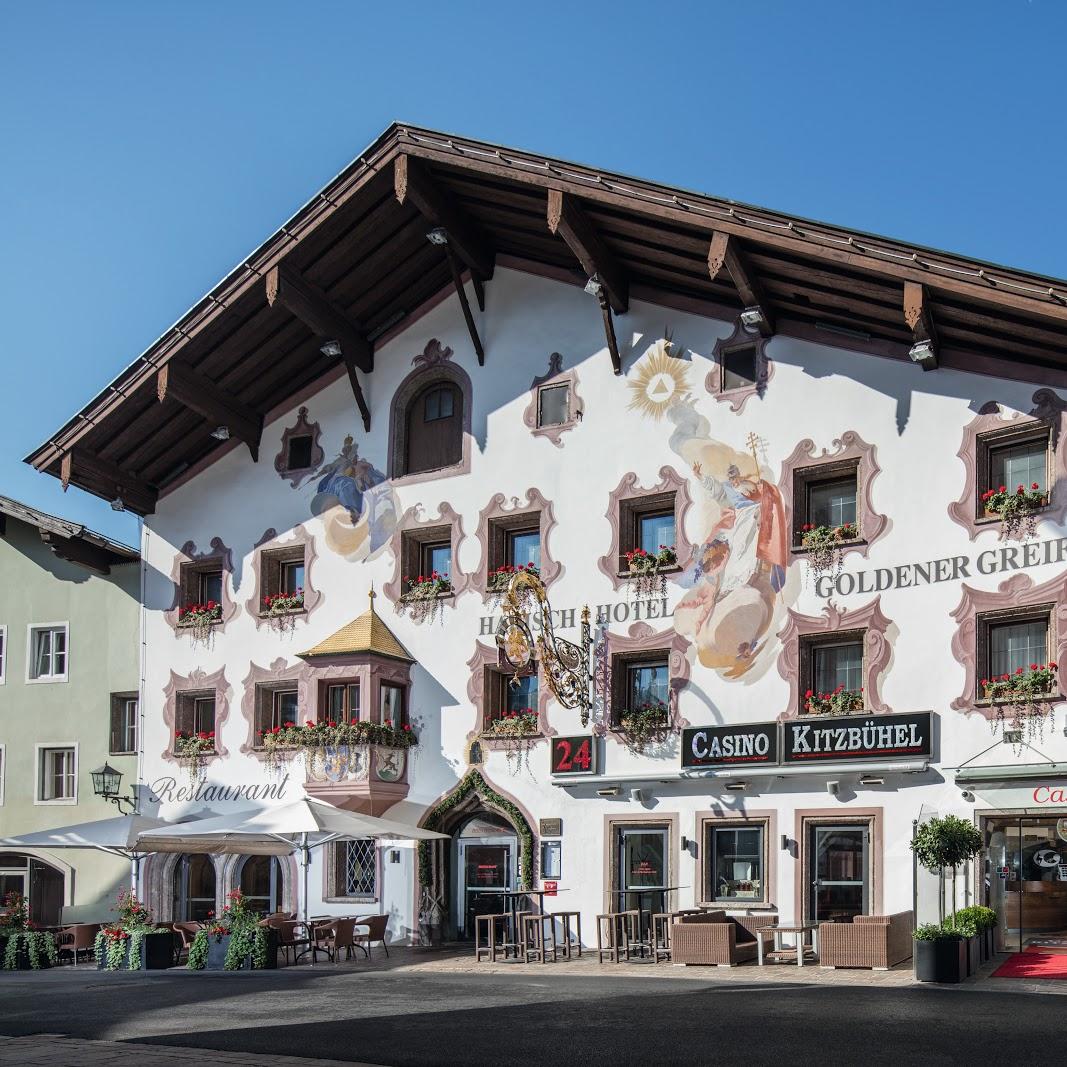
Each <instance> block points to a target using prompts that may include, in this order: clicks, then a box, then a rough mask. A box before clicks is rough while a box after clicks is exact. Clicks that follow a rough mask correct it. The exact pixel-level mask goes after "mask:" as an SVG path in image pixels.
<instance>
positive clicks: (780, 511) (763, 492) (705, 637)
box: [630, 339, 789, 678]
mask: <svg viewBox="0 0 1067 1067" xmlns="http://www.w3.org/2000/svg"><path fill="white" fill-rule="evenodd" d="M674 349H675V346H674V345H673V344H672V342H671V341H670V340H669V339H667V340H662V341H658V342H657V343H656V344H654V345H653V346H652V347H651V348H650V349H649V350H648V352H646V353H645V355H644V356H643V357H642V358H641V360H639V362H638V364H637V366H636V367H635V368H634V377H633V380H632V382H631V386H630V388H631V402H630V407H631V408H632V409H636V410H638V411H640V412H641V413H642V414H643V415H645V416H646V417H648V418H649V419H651V420H653V421H656V422H659V421H661V420H663V419H666V421H667V422H668V423H669V424H670V426H671V432H670V438H669V444H670V448H671V451H673V452H674V453H675V455H677V456H678V457H679V459H681V460H682V463H683V464H684V466H685V469H686V470H687V472H688V475H689V478H690V487H691V492H692V495H693V499H694V501H696V503H697V513H698V515H699V521H700V523H701V534H700V540H699V542H698V543H697V547H696V549H695V551H694V554H693V559H692V561H691V563H690V567H689V569H688V571H687V572H686V574H685V576H684V577H683V579H682V581H681V584H682V585H683V586H684V587H685V588H686V590H687V591H686V593H685V594H684V595H683V597H682V599H681V601H680V602H679V603H678V605H677V607H676V608H675V612H674V625H675V629H676V630H677V632H678V633H679V634H681V635H682V636H684V637H687V638H689V639H690V640H691V641H692V642H693V643H694V645H695V647H696V650H697V656H698V658H699V660H700V662H701V663H702V664H703V665H704V666H706V667H711V668H713V669H715V670H718V671H721V672H722V673H723V675H724V677H727V678H739V677H741V676H742V675H744V674H746V673H747V672H748V671H749V670H751V668H752V667H753V665H754V664H755V663H756V661H757V658H758V656H759V653H760V652H761V651H762V649H764V648H765V647H766V645H767V643H768V635H773V634H774V633H775V632H776V631H777V627H776V626H775V625H774V622H775V620H776V619H777V618H778V617H779V616H780V615H781V614H782V612H783V610H784V606H785V605H784V591H785V587H786V577H787V575H786V570H787V567H788V565H789V545H788V536H789V535H788V530H787V525H786V515H785V505H784V503H783V501H782V496H781V493H779V491H778V488H777V486H776V485H774V484H773V483H772V482H771V481H770V479H769V473H768V471H767V468H766V463H765V460H764V461H763V462H761V456H762V455H763V454H764V452H765V447H766V445H765V442H763V441H761V440H758V439H757V438H755V437H754V436H753V435H750V436H749V440H748V450H747V451H743V450H739V449H737V448H734V447H731V446H730V445H727V444H724V443H723V442H722V441H719V440H717V439H715V438H714V437H713V436H712V433H711V423H710V422H709V420H708V419H707V418H706V417H705V416H704V415H702V414H701V413H700V412H699V411H698V410H697V398H696V396H694V395H693V394H692V393H691V392H690V390H689V374H690V367H689V365H688V363H687V362H686V361H685V360H683V359H680V358H677V356H676V355H674V354H673V350H674Z"/></svg>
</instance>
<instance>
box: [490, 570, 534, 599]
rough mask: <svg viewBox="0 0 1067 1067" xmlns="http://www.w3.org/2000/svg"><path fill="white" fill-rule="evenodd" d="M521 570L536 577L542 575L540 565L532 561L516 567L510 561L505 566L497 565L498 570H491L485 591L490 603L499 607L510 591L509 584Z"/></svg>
mask: <svg viewBox="0 0 1067 1067" xmlns="http://www.w3.org/2000/svg"><path fill="white" fill-rule="evenodd" d="M519 571H525V572H526V573H527V574H532V575H533V576H534V577H535V578H540V577H541V570H540V568H539V567H535V566H534V565H533V564H532V563H527V564H525V565H524V566H522V567H515V566H513V565H512V564H510V563H507V564H505V565H504V566H503V567H497V569H496V570H494V571H490V572H489V574H488V576H487V577H486V581H485V592H486V596H487V598H488V599H489V601H490V603H491V604H493V606H494V607H499V606H500V604H501V603H502V601H503V599H504V594H505V593H507V591H508V586H509V585H510V584H511V579H512V578H514V577H515V575H516V574H518V573H519Z"/></svg>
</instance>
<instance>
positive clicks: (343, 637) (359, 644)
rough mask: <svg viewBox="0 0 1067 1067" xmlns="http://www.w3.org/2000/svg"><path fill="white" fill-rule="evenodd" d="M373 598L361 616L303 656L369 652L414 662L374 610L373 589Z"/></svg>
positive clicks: (302, 654)
mask: <svg viewBox="0 0 1067 1067" xmlns="http://www.w3.org/2000/svg"><path fill="white" fill-rule="evenodd" d="M369 597H370V607H368V608H367V610H366V611H365V612H363V614H362V615H360V616H359V618H358V619H353V620H352V621H351V622H350V623H348V625H346V626H342V627H341V629H340V630H338V631H337V632H336V633H334V634H331V635H330V636H329V637H327V638H326V639H325V640H324V641H320V642H319V643H318V644H317V645H316V646H315V647H314V648H309V649H308V650H307V651H306V652H300V653H298V655H299V656H300V658H301V659H316V658H321V657H323V656H354V655H361V654H367V653H369V654H370V655H374V656H385V657H387V658H388V659H399V660H403V661H404V662H405V663H414V662H415V660H414V657H412V655H411V653H410V652H408V650H407V649H406V648H405V647H404V646H403V645H402V644H401V643H400V641H399V640H398V639H397V637H396V635H395V634H394V633H393V631H392V630H390V629H389V627H388V626H386V625H385V623H384V622H383V621H382V619H381V617H380V616H379V615H378V613H377V612H376V611H375V610H374V597H375V593H374V590H373V589H372V590H371V591H370V594H369Z"/></svg>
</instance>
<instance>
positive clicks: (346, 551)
mask: <svg viewBox="0 0 1067 1067" xmlns="http://www.w3.org/2000/svg"><path fill="white" fill-rule="evenodd" d="M304 485H305V486H308V485H310V486H312V487H313V488H314V491H315V494H314V496H313V497H312V499H311V514H312V515H314V516H318V517H321V518H322V521H323V528H324V531H325V539H326V544H327V546H328V547H329V548H330V549H331V550H332V551H333V552H336V553H337V554H338V555H340V556H344V557H346V558H347V559H350V560H364V559H368V558H370V557H373V556H374V555H375V554H376V553H377V552H378V551H379V550H380V549H381V548H383V547H384V546H385V545H386V544H388V543H389V539H390V538H391V537H392V535H393V531H394V529H396V521H397V504H396V495H395V494H394V492H393V490H392V487H391V486H390V485H389V483H388V482H387V481H386V477H385V475H384V474H383V473H382V472H381V471H380V470H378V468H377V467H375V466H374V464H372V463H371V462H370V461H369V460H367V459H365V458H363V457H361V456H360V455H359V446H358V445H357V444H356V443H355V441H354V440H353V438H352V435H351V434H349V435H348V436H346V437H345V439H344V444H343V445H342V446H341V451H340V452H339V453H338V454H337V455H336V456H335V457H334V458H333V459H330V460H327V461H326V462H325V463H323V465H322V466H321V467H319V469H318V470H316V471H315V472H314V473H312V474H310V475H308V477H307V479H306V480H305V482H304Z"/></svg>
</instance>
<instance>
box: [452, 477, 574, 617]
mask: <svg viewBox="0 0 1067 1067" xmlns="http://www.w3.org/2000/svg"><path fill="white" fill-rule="evenodd" d="M508 505H509V498H508V497H506V496H505V495H504V494H503V493H494V494H493V496H492V498H491V499H490V501H489V503H488V504H486V506H485V507H484V508H483V509H482V511H481V512H480V513H479V515H478V534H477V537H478V543H479V544H480V545H481V550H482V558H481V562H480V563H479V564H478V569H477V570H476V571H475V572H474V574H472V575H471V576H470V581H469V588H471V589H473V590H475V591H476V592H478V593H480V594H481V595H482V596H483V597H484V596H485V595H486V586H487V585H488V583H489V567H490V563H491V561H492V559H493V555H494V553H493V551H492V541H493V536H494V533H495V529H496V528H498V527H505V528H506V526H507V525H510V524H512V523H513V521H514V520H517V519H520V518H522V517H525V516H533V515H537V517H538V520H537V521H538V527H539V529H540V531H541V581H542V582H543V583H544V585H545V588H546V589H548V588H550V587H551V586H552V583H553V582H555V581H557V580H558V579H559V578H560V577H561V576H562V575H563V564H562V563H557V562H556V561H555V560H554V559H553V558H552V553H551V551H550V548H549V544H550V539H551V534H552V530H553V529H554V528H555V526H556V515H555V512H554V511H553V508H552V501H550V500H547V499H546V498H545V496H544V494H542V493H541V491H540V490H539V489H534V488H532V487H531V488H530V489H527V490H526V498H525V503H523V502H521V501H520V499H519V498H518V497H517V496H513V497H511V498H510V506H508ZM531 525H532V524H531Z"/></svg>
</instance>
